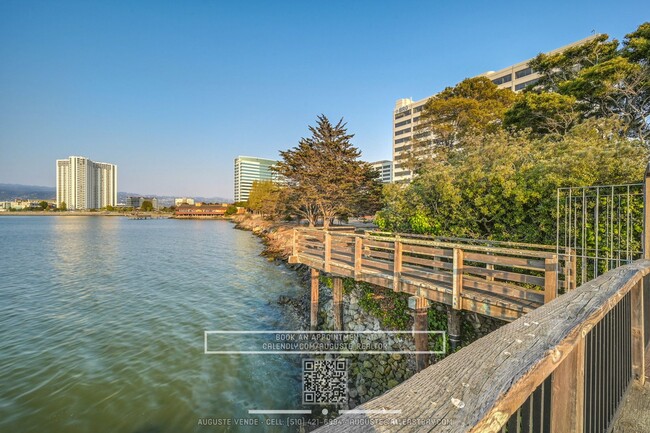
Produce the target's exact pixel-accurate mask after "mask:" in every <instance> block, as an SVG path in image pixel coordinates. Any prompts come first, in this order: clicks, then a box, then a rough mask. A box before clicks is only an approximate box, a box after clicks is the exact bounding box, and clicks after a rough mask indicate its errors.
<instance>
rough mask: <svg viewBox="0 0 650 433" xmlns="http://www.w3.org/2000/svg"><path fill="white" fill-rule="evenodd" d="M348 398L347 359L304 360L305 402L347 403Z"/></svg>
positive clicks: (303, 385) (303, 382) (303, 397)
mask: <svg viewBox="0 0 650 433" xmlns="http://www.w3.org/2000/svg"><path fill="white" fill-rule="evenodd" d="M347 398H348V360H347V359H303V360H302V403H303V404H321V403H322V404H345V403H347Z"/></svg>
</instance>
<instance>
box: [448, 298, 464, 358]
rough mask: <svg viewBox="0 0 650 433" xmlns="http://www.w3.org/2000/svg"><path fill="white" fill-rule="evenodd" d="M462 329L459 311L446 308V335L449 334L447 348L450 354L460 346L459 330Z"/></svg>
mask: <svg viewBox="0 0 650 433" xmlns="http://www.w3.org/2000/svg"><path fill="white" fill-rule="evenodd" d="M461 327H462V317H461V315H460V310H455V309H454V308H451V307H449V306H447V333H448V334H449V346H451V347H450V349H451V352H453V351H454V350H456V348H457V347H458V346H460V329H461Z"/></svg>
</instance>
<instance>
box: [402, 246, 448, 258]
mask: <svg viewBox="0 0 650 433" xmlns="http://www.w3.org/2000/svg"><path fill="white" fill-rule="evenodd" d="M402 251H404V252H405V253H415V254H423V255H428V256H434V257H452V255H453V252H452V250H451V249H448V250H446V249H442V248H435V247H426V246H419V245H410V244H408V243H405V244H404V245H403V248H402Z"/></svg>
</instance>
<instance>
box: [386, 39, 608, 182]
mask: <svg viewBox="0 0 650 433" xmlns="http://www.w3.org/2000/svg"><path fill="white" fill-rule="evenodd" d="M597 36H598V35H593V36H590V37H588V38H585V39H581V40H579V41H577V42H574V43H572V44H569V45H566V46H564V47H561V48H558V49H555V50H553V51H550V52H549V53H548V54H555V53H559V52H562V51H564V50H566V49H567V48H570V47H574V46H576V45H581V44H584V43H585V42H588V41H590V40H592V39H594V38H595V37H597ZM529 62H530V59H529V60H526V61H524V62H520V63H517V64H516V65H512V66H508V67H507V68H503V69H501V70H499V71H496V72H494V71H489V72H485V73H483V74H481V75H478V77H486V78H488V79H490V80H492V82H493V83H494V84H496V85H497V86H498V87H499V88H500V89H510V90H512V91H513V92H520V91H522V90H523V89H525V88H526V87H528V86H529V85H531V84H535V82H536V81H537V80H538V79H539V74H538V73H536V72H535V71H533V70H532V69H531V68H530V66H528V63H529ZM429 98H431V96H429V97H427V98H424V99H420V100H419V101H415V102H414V101H413V100H412V99H411V98H403V99H398V100H397V102H396V103H395V109H394V110H393V181H394V182H404V181H410V180H411V179H412V178H413V173H411V171H409V170H408V169H406V167H403V166H402V164H401V163H402V162H404V160H405V159H406V158H407V154H408V151H409V150H410V149H411V144H412V143H411V140H412V139H414V138H415V139H422V138H426V136H427V135H428V134H427V133H419V134H416V133H415V129H416V126H417V125H418V122H419V120H420V112H421V111H422V110H423V109H424V105H425V104H426V102H427V101H428V100H429Z"/></svg>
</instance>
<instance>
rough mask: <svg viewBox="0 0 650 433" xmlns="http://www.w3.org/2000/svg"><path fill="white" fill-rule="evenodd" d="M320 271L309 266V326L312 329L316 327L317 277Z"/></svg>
mask: <svg viewBox="0 0 650 433" xmlns="http://www.w3.org/2000/svg"><path fill="white" fill-rule="evenodd" d="M319 275H320V272H318V270H317V269H314V268H311V312H310V313H311V314H310V322H309V324H310V328H311V330H312V331H314V330H316V328H317V327H318V286H319V284H320V283H319V281H318V277H319Z"/></svg>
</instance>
